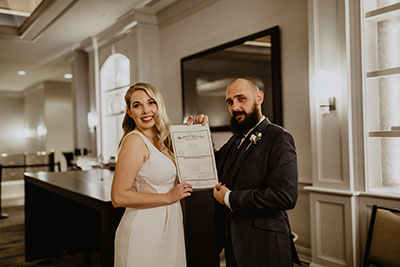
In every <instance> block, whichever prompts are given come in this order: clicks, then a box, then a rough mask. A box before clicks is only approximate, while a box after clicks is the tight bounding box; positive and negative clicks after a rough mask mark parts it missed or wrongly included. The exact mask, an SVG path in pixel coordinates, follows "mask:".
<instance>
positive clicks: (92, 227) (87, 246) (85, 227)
mask: <svg viewBox="0 0 400 267" xmlns="http://www.w3.org/2000/svg"><path fill="white" fill-rule="evenodd" d="M112 179H113V172H111V171H109V170H100V169H94V170H90V171H71V172H58V173H57V172H53V173H49V172H38V173H25V237H26V240H25V257H26V260H27V261H30V260H35V259H40V258H45V257H49V256H56V255H59V254H60V253H65V252H76V251H84V252H90V251H92V250H96V251H98V252H99V253H100V260H101V262H100V263H101V266H113V258H114V234H115V230H116V228H117V226H118V224H119V221H120V219H121V216H122V214H123V212H124V209H121V208H118V209H116V208H114V207H112V205H111V196H110V190H111V183H112Z"/></svg>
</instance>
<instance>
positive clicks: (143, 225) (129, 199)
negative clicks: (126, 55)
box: [111, 83, 192, 267]
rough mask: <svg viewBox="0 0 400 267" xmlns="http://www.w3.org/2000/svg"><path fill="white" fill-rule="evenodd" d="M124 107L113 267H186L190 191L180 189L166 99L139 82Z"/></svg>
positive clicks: (115, 199)
mask: <svg viewBox="0 0 400 267" xmlns="http://www.w3.org/2000/svg"><path fill="white" fill-rule="evenodd" d="M125 102H126V106H127V108H126V114H125V118H124V121H123V123H122V127H123V130H124V136H123V137H122V139H121V143H120V152H119V155H118V161H117V165H116V168H115V174H114V180H113V184H112V189H111V199H112V203H113V206H114V207H126V210H125V213H124V215H123V217H122V219H121V222H120V224H119V226H118V229H117V231H116V235H115V260H114V263H115V264H114V265H115V266H117V267H120V266H124V267H125V266H145V267H149V266H168V267H180V266H186V257H185V243H184V236H183V223H182V210H181V207H180V202H179V200H181V199H182V198H185V197H188V196H190V195H191V192H192V187H191V185H189V184H187V183H185V182H182V183H179V184H176V167H175V163H174V157H173V152H172V144H171V137H170V132H169V127H170V123H169V120H168V117H167V115H166V112H165V106H164V103H163V100H162V97H161V95H160V93H159V92H158V91H157V89H156V88H154V87H153V86H152V85H150V84H147V83H136V84H134V85H133V86H131V87H130V88H129V89H128V91H127V92H126V94H125ZM175 184H176V185H175Z"/></svg>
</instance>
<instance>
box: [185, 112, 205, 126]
mask: <svg viewBox="0 0 400 267" xmlns="http://www.w3.org/2000/svg"><path fill="white" fill-rule="evenodd" d="M207 123H208V116H207V115H204V114H200V115H196V116H194V117H193V116H192V115H190V116H189V117H188V118H187V120H186V122H185V125H192V124H201V125H203V126H204V125H206V124H207Z"/></svg>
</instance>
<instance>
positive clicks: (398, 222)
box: [364, 205, 400, 267]
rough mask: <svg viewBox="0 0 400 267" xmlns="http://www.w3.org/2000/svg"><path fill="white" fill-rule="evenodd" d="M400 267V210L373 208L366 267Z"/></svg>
mask: <svg viewBox="0 0 400 267" xmlns="http://www.w3.org/2000/svg"><path fill="white" fill-rule="evenodd" d="M371 264H373V265H375V266H387V267H395V266H397V267H400V210H398V209H390V208H384V207H378V206H376V205H374V206H373V208H372V215H371V221H370V225H369V230H368V237H367V244H366V247H365V255H364V266H370V265H371Z"/></svg>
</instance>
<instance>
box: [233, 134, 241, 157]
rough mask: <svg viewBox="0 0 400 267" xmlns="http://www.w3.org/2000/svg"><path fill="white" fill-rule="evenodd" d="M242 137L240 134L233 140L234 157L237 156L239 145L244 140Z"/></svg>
mask: <svg viewBox="0 0 400 267" xmlns="http://www.w3.org/2000/svg"><path fill="white" fill-rule="evenodd" d="M242 139H243V135H238V136H237V137H236V139H235V140H234V141H233V145H232V156H233V157H232V158H236V155H237V152H238V150H239V145H240V142H241V141H242Z"/></svg>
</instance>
